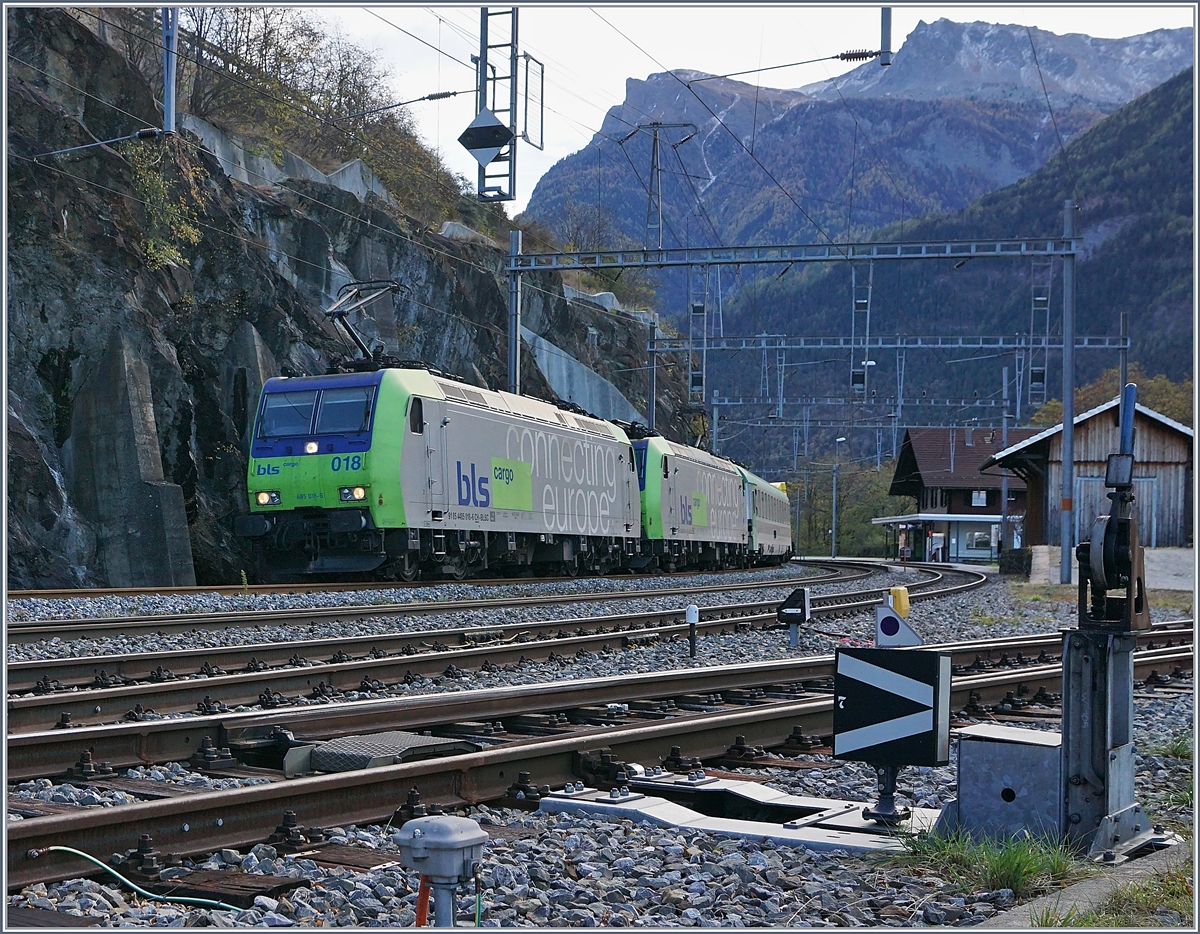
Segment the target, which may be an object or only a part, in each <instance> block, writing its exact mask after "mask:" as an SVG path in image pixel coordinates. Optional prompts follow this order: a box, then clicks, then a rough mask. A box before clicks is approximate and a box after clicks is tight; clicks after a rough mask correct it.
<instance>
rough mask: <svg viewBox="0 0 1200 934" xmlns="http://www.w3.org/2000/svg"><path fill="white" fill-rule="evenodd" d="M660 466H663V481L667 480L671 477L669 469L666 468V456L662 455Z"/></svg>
mask: <svg viewBox="0 0 1200 934" xmlns="http://www.w3.org/2000/svg"><path fill="white" fill-rule="evenodd" d="M662 464H663V479H664V480H666V479H667V478H669V477H670V476H671V468H670V467H669V466H667V455H666V454H664V455H663V461H662Z"/></svg>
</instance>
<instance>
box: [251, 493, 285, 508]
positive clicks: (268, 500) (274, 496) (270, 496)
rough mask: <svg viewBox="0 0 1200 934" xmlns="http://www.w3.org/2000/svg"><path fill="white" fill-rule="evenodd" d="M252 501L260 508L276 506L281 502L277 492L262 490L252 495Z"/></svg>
mask: <svg viewBox="0 0 1200 934" xmlns="http://www.w3.org/2000/svg"><path fill="white" fill-rule="evenodd" d="M254 501H255V502H256V503H258V505H260V506H278V505H279V504H280V502H281V500H280V498H279V492H278V491H277V490H263V491H262V492H261V493H256V494H255V495H254Z"/></svg>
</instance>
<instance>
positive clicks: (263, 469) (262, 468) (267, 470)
mask: <svg viewBox="0 0 1200 934" xmlns="http://www.w3.org/2000/svg"><path fill="white" fill-rule="evenodd" d="M254 472H255V473H256V474H258V476H260V477H265V476H267V475H268V474H276V473H279V467H278V466H276V465H275V464H258V465H257V467H256V469H255V471H254Z"/></svg>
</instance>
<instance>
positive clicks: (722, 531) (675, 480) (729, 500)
mask: <svg viewBox="0 0 1200 934" xmlns="http://www.w3.org/2000/svg"><path fill="white" fill-rule="evenodd" d="M665 443H666V445H667V446H668V448H669V453H668V455H667V457H668V463H669V467H668V469H669V476H667V477H664V478H663V491H662V510H663V529H664V530H665V533H666V534H665V537H666V538H668V539H675V540H678V541H692V542H725V543H728V544H745V543H746V537H747V536H746V519H745V500H744V492H743V481H742V476H741V474H740V473H739V472H738V469H737V467H736V466H734V465H733V464H732V463H730V462H728V461H724V460H722V459H720V458H717V457H714V456H713V455H711V454H708V453H706V452H704V451H700V450H698V449H696V448H689V447H685V446H684V445H681V444H674V443H672V442H669V441H668V442H665ZM649 469H650V468H649V466H648V467H647V470H649Z"/></svg>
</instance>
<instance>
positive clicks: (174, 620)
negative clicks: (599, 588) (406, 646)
mask: <svg viewBox="0 0 1200 934" xmlns="http://www.w3.org/2000/svg"><path fill="white" fill-rule="evenodd" d="M879 572H880V566H879V565H873V564H871V565H868V564H863V565H851V566H850V570H845V569H839V570H838V573H836V574H827V575H819V576H817V577H815V578H814V577H812V576H806V577H796V578H776V579H773V580H770V581H765V582H764V581H747V582H742V583H737V584H723V585H718V586H715V587H713V586H709V587H673V588H663V589H659V588H653V589H646V590H638V591H616V592H614V591H605V592H590V593H578V594H550V595H540V596H524V597H516V596H514V597H512V598H503V599H478V600H438V601H425V602H420V603H416V602H414V603H379V604H356V605H353V606H334V607H318V608H315V609H297V610H230V611H225V612H219V613H194V614H163V615H144V616H114V617H99V618H94V619H61V620H36V621H29V622H26V621H15V622H10V623H9V624H8V628H7V633H8V640H9V641H10V642H35V641H37V640H39V639H46V638H55V637H57V638H61V639H75V638H81V637H82V638H90V637H94V636H96V635H102V634H106V633H119V634H123V635H133V634H136V633H144V632H179V631H181V630H189V629H226V628H230V627H236V628H249V627H253V626H280V625H315V624H317V623H318V622H330V621H336V620H344V619H355V618H363V617H379V616H429V615H434V614H439V615H440V614H444V613H459V612H471V611H474V610H483V609H495V608H497V607H503V606H510V605H511V606H554V605H561V604H570V603H594V602H599V601H604V600H630V599H642V598H644V599H657V598H665V597H682V596H687V595H690V594H702V593H714V592H716V593H719V592H725V591H728V592H735V591H739V590H755V589H761V588H763V587H776V586H777V587H800V586H806V585H809V586H811V585H812V584H822V583H833V582H847V581H854V580H861V579H862V578H864V577H869V576H870V575H872V574H877V573H879Z"/></svg>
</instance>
